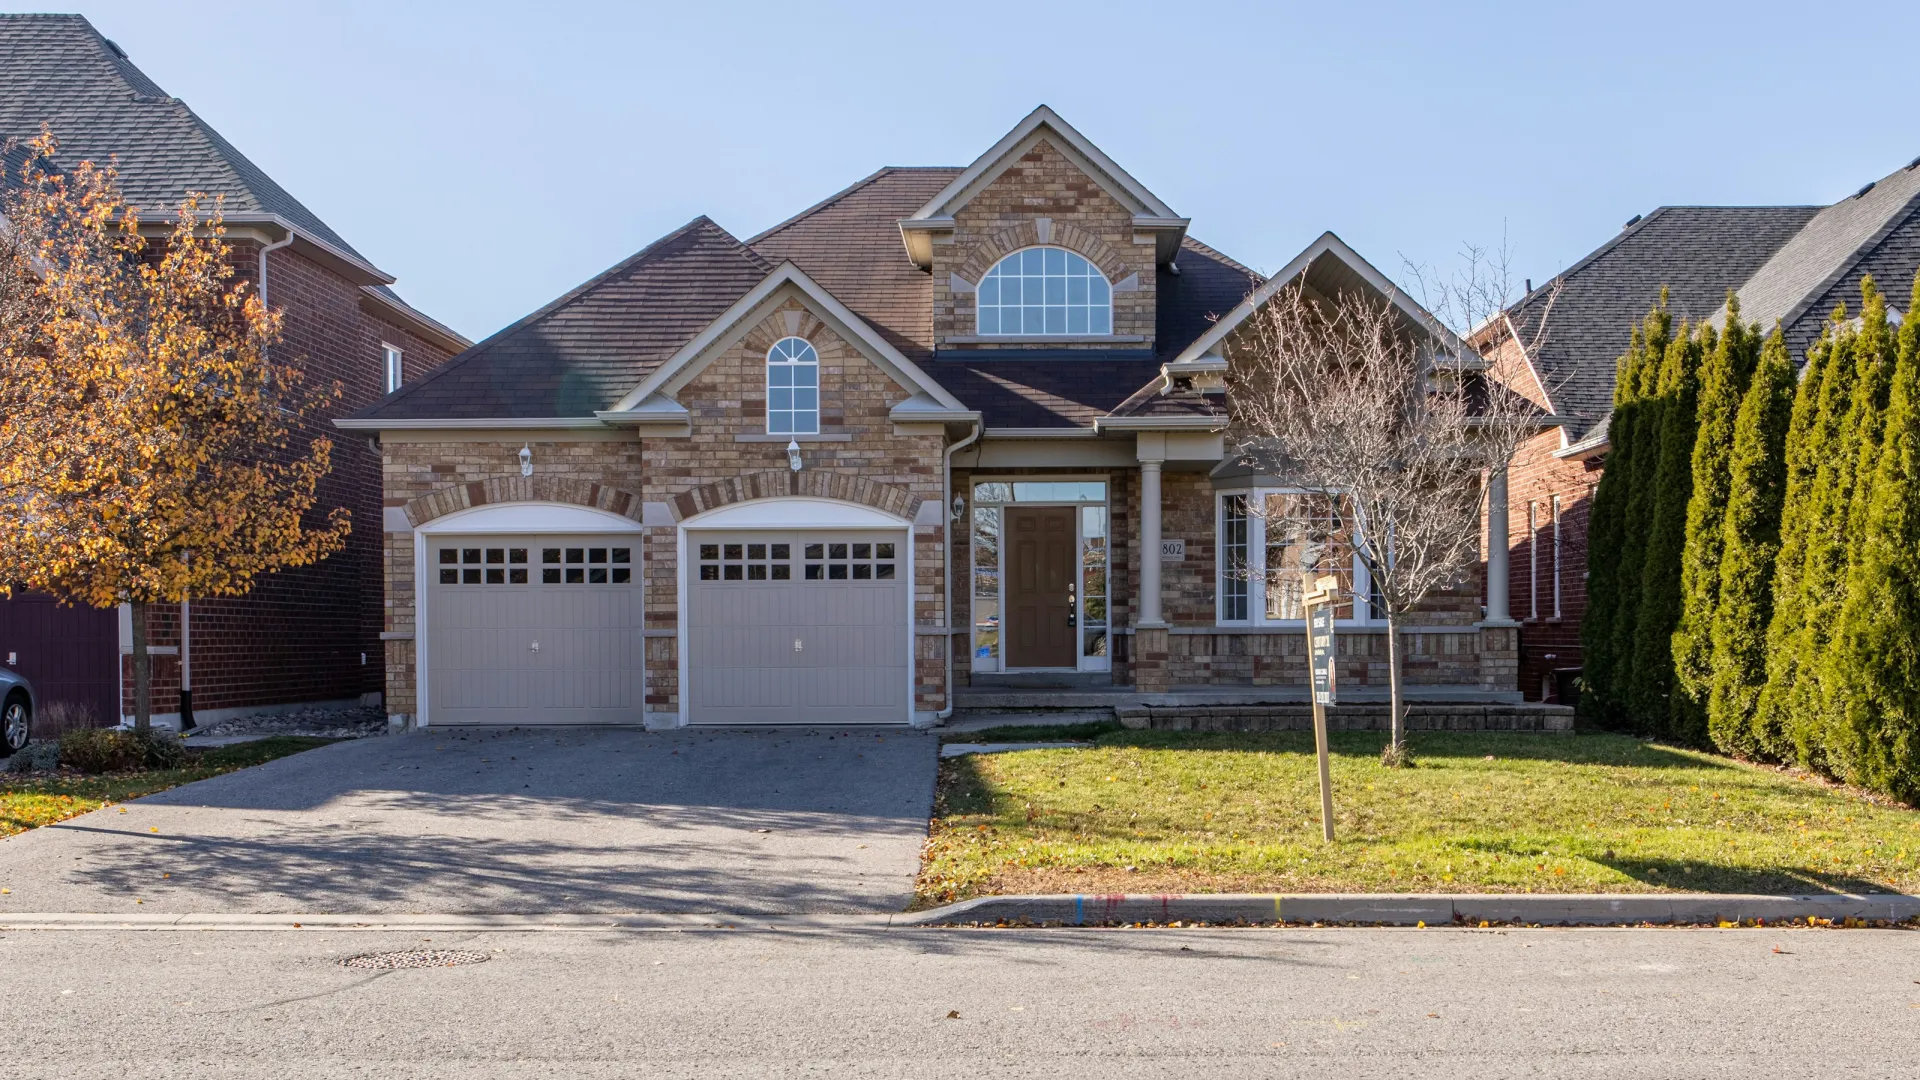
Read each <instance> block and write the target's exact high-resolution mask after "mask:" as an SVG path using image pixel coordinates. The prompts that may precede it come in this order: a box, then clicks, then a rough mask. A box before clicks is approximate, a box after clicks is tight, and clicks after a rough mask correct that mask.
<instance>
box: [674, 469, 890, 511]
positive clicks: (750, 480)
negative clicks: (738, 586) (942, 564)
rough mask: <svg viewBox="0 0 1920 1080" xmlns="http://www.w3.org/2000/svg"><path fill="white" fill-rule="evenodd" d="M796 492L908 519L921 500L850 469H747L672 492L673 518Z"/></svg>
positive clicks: (786, 495)
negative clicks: (734, 474)
mask: <svg viewBox="0 0 1920 1080" xmlns="http://www.w3.org/2000/svg"><path fill="white" fill-rule="evenodd" d="M796 495H805V496H811V497H813V498H816V499H834V500H836V501H839V502H847V503H857V504H859V505H861V506H870V507H872V508H873V509H875V510H878V511H880V512H881V513H885V514H892V515H893V516H895V517H898V518H903V519H905V520H907V521H912V520H913V519H914V515H915V514H917V513H918V512H919V510H920V502H921V498H920V496H918V495H915V494H914V493H913V492H911V491H908V490H907V489H906V488H901V487H895V486H893V485H892V484H882V483H880V482H878V481H875V480H869V479H867V478H866V477H864V476H856V475H854V474H852V473H842V472H829V471H826V470H822V469H802V470H800V471H799V472H794V471H793V470H791V469H770V470H768V471H766V472H756V473H746V474H744V475H741V476H735V477H729V478H728V479H725V480H716V481H714V482H713V483H711V484H702V485H700V486H699V487H697V488H694V489H692V490H690V491H683V492H681V493H680V494H678V495H676V496H674V497H673V502H672V503H671V505H672V507H673V517H674V520H675V521H684V520H686V519H687V518H690V517H692V516H694V515H695V514H704V513H706V512H707V511H709V510H718V509H720V508H721V507H723V506H731V505H733V504H734V503H742V502H748V501H751V500H754V499H781V498H791V497H793V496H796Z"/></svg>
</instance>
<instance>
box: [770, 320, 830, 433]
mask: <svg viewBox="0 0 1920 1080" xmlns="http://www.w3.org/2000/svg"><path fill="white" fill-rule="evenodd" d="M767 433H768V434H770V435H817V434H819V433H820V354H819V353H817V352H814V351H813V346H812V345H809V344H807V341H806V339H805V338H797V337H790V338H781V339H780V340H779V341H776V342H774V344H773V348H771V349H768V350H767Z"/></svg>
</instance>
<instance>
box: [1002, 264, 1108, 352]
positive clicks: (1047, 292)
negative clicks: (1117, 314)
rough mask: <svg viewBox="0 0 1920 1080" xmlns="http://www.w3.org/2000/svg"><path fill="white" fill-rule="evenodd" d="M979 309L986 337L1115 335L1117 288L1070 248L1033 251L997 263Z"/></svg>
mask: <svg viewBox="0 0 1920 1080" xmlns="http://www.w3.org/2000/svg"><path fill="white" fill-rule="evenodd" d="M979 308H980V333H981V334H982V335H989V334H992V335H999V336H1003V337H1004V336H1008V335H1018V336H1021V337H1025V336H1027V335H1029V334H1111V333H1113V286H1111V285H1108V284H1107V279H1106V277H1105V276H1104V275H1102V274H1101V273H1100V271H1099V270H1097V269H1095V268H1094V265H1093V264H1092V263H1090V262H1088V261H1087V260H1086V259H1084V258H1082V257H1081V256H1079V255H1076V254H1074V253H1073V252H1071V251H1068V250H1067V249H1065V248H1057V247H1035V248H1027V249H1025V250H1024V251H1016V252H1014V253H1013V254H1011V255H1009V256H1007V257H1006V258H1004V259H1001V260H1000V261H999V262H997V263H995V264H994V265H993V269H991V270H989V271H987V276H986V277H984V278H981V279H980V294H979Z"/></svg>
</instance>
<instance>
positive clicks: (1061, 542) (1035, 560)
mask: <svg viewBox="0 0 1920 1080" xmlns="http://www.w3.org/2000/svg"><path fill="white" fill-rule="evenodd" d="M1003 513H1004V514H1005V515H1006V545H1007V571H1008V574H1007V597H1006V603H1007V635H1006V646H1007V666H1008V667H1016V668H1070V667H1073V666H1074V661H1075V660H1076V659H1077V653H1076V651H1075V649H1074V641H1075V639H1076V632H1075V630H1074V612H1075V608H1076V606H1077V605H1076V604H1075V602H1074V601H1075V595H1074V593H1075V590H1074V581H1075V575H1074V549H1075V548H1076V547H1078V536H1077V535H1076V531H1075V529H1074V514H1075V513H1076V511H1075V510H1074V508H1073V507H1071V506H1009V507H1007V508H1006V509H1005V510H1004V511H1003Z"/></svg>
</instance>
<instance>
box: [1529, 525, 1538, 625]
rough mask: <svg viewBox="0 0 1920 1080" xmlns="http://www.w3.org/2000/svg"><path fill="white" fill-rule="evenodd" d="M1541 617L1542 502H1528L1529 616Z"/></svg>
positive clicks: (1532, 617) (1531, 617)
mask: <svg viewBox="0 0 1920 1080" xmlns="http://www.w3.org/2000/svg"><path fill="white" fill-rule="evenodd" d="M1539 617H1540V504H1539V503H1537V502H1533V501H1528V503H1527V618H1529V619H1537V618H1539Z"/></svg>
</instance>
